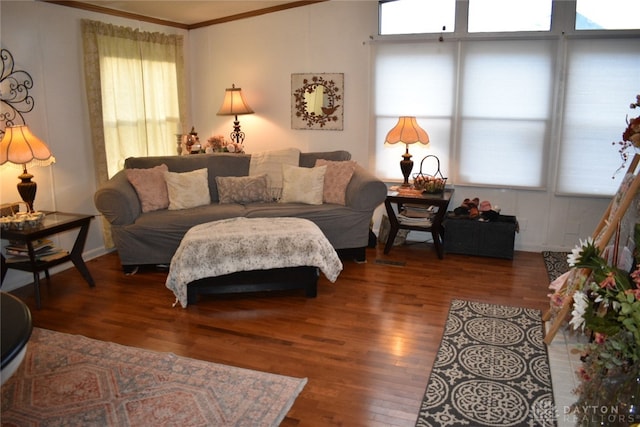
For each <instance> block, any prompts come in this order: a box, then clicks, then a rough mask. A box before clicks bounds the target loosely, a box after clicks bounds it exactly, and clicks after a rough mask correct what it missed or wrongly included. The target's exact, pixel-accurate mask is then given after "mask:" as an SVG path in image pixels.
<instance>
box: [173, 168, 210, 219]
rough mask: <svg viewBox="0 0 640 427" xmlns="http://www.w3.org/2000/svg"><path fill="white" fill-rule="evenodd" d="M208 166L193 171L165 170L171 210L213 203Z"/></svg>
mask: <svg viewBox="0 0 640 427" xmlns="http://www.w3.org/2000/svg"><path fill="white" fill-rule="evenodd" d="M208 175H209V174H208V172H207V168H202V169H196V170H193V171H191V172H183V173H177V172H165V173H164V178H165V180H166V181H167V192H168V193H169V210H178V209H188V208H195V207H196V206H203V205H208V204H209V203H211V196H210V195H209V180H208Z"/></svg>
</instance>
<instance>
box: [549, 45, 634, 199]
mask: <svg viewBox="0 0 640 427" xmlns="http://www.w3.org/2000/svg"><path fill="white" fill-rule="evenodd" d="M566 85H567V88H566V97H565V101H564V114H563V115H562V117H563V120H562V125H561V129H562V134H561V138H560V141H561V144H560V148H561V151H560V164H559V171H558V191H559V192H561V193H585V194H592V195H610V194H613V193H615V191H616V190H617V188H618V186H619V185H620V178H621V176H622V175H623V173H619V174H616V179H615V180H614V179H610V178H611V176H612V175H613V174H614V172H615V171H616V169H617V168H618V167H619V166H620V164H621V162H622V161H621V159H620V156H619V154H618V152H617V150H616V149H615V147H613V146H612V143H613V142H618V141H620V140H621V139H622V132H623V131H624V129H625V128H626V126H627V124H626V122H625V117H626V116H627V115H632V114H633V112H632V111H631V110H630V109H629V104H630V103H631V102H632V101H633V100H634V98H635V96H636V95H637V94H638V93H640V42H639V41H638V39H637V38H632V39H603V40H591V39H587V40H570V41H569V42H568V45H567V83H566ZM622 172H624V171H622ZM594 177H598V178H597V179H594Z"/></svg>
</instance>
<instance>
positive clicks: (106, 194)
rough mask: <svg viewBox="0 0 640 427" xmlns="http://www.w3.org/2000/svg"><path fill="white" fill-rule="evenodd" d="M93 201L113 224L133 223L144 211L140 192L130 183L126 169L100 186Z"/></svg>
mask: <svg viewBox="0 0 640 427" xmlns="http://www.w3.org/2000/svg"><path fill="white" fill-rule="evenodd" d="M93 202H94V204H95V205H96V208H97V209H98V210H99V211H100V213H102V215H103V216H104V217H105V218H106V220H107V221H109V223H110V224H113V225H126V224H133V222H134V221H135V220H136V218H138V216H140V213H141V212H142V208H141V206H140V200H139V199H138V193H136V190H135V189H134V188H133V186H132V185H131V183H129V180H128V179H127V175H126V174H125V171H124V170H121V171H120V172H118V173H116V174H115V175H114V176H113V177H111V179H109V180H108V181H107V182H105V183H104V184H102V185H101V186H100V187H99V188H98V190H97V191H96V194H95V195H94V196H93Z"/></svg>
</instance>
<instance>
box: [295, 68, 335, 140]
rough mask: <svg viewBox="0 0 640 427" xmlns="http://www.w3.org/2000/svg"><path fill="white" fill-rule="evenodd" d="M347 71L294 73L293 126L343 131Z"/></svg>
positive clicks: (296, 127)
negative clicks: (345, 73) (344, 72)
mask: <svg viewBox="0 0 640 427" xmlns="http://www.w3.org/2000/svg"><path fill="white" fill-rule="evenodd" d="M343 91H344V74H343V73H319V74H291V127H292V128H293V129H316V130H342V129H343V111H344V107H343V106H344V98H343Z"/></svg>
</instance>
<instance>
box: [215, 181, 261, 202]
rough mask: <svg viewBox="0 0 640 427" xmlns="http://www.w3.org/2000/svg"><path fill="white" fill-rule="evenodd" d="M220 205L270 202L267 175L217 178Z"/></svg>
mask: <svg viewBox="0 0 640 427" xmlns="http://www.w3.org/2000/svg"><path fill="white" fill-rule="evenodd" d="M216 184H217V185H218V199H220V203H251V202H264V201H267V200H268V193H267V175H266V174H263V175H258V176H216Z"/></svg>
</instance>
